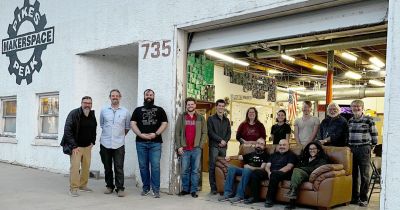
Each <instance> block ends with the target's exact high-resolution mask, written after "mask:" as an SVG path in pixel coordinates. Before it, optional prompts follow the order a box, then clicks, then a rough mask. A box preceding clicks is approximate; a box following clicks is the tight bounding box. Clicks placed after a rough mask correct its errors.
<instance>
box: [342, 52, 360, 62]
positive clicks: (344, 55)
mask: <svg viewBox="0 0 400 210" xmlns="http://www.w3.org/2000/svg"><path fill="white" fill-rule="evenodd" d="M340 56H342V58H345V59H347V60H350V61H357V59H358V58H357V56H355V55H353V54H351V53H348V52H342V53H340Z"/></svg>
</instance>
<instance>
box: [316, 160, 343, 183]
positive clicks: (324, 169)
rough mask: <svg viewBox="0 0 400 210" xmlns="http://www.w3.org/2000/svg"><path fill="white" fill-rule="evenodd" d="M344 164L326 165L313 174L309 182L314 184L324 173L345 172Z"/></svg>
mask: <svg viewBox="0 0 400 210" xmlns="http://www.w3.org/2000/svg"><path fill="white" fill-rule="evenodd" d="M343 169H344V167H343V164H326V165H322V166H320V167H318V168H316V169H315V170H314V171H313V172H312V173H311V174H310V179H309V182H311V183H313V182H314V181H315V180H316V179H317V178H318V177H319V176H321V175H322V174H324V173H327V172H331V171H341V170H343Z"/></svg>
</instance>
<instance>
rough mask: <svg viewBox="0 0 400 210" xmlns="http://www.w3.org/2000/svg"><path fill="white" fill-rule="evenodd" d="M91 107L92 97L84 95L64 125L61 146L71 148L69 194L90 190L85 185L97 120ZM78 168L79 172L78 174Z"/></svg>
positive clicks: (76, 194) (74, 194)
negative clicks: (79, 104) (79, 105)
mask: <svg viewBox="0 0 400 210" xmlns="http://www.w3.org/2000/svg"><path fill="white" fill-rule="evenodd" d="M91 109H92V98H91V97H90V96H84V97H83V98H82V100H81V107H79V108H77V109H74V110H72V111H71V112H70V113H69V114H68V117H67V120H66V122H65V126H64V136H63V138H62V141H61V146H65V145H67V146H68V147H70V148H72V152H71V154H70V163H71V167H70V180H69V181H70V195H71V196H72V197H77V196H79V194H78V189H79V190H80V191H85V192H92V191H93V190H92V189H90V188H88V187H87V184H88V179H89V168H90V160H91V156H92V155H91V153H92V147H93V145H94V144H95V142H96V128H97V122H96V117H95V115H94V110H91ZM79 169H80V174H79Z"/></svg>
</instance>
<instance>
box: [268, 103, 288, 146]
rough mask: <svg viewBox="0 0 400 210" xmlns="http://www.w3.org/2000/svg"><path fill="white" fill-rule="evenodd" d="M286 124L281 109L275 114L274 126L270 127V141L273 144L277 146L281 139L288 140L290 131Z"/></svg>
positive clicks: (284, 113) (284, 115)
mask: <svg viewBox="0 0 400 210" xmlns="http://www.w3.org/2000/svg"><path fill="white" fill-rule="evenodd" d="M286 122H287V120H286V112H285V110H283V109H281V110H279V111H278V113H277V114H276V124H275V125H273V126H272V127H271V141H272V143H273V144H279V141H280V140H281V139H286V140H289V138H290V132H292V129H291V128H290V125H289V124H287V123H286Z"/></svg>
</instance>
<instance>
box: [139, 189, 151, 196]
mask: <svg viewBox="0 0 400 210" xmlns="http://www.w3.org/2000/svg"><path fill="white" fill-rule="evenodd" d="M149 193H150V190H143V191H142V192H141V193H140V195H141V196H147V195H148V194H149Z"/></svg>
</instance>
